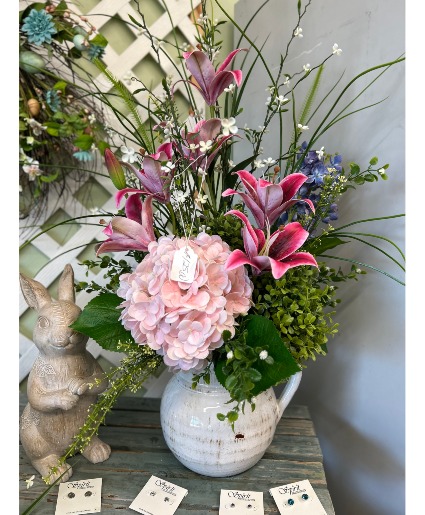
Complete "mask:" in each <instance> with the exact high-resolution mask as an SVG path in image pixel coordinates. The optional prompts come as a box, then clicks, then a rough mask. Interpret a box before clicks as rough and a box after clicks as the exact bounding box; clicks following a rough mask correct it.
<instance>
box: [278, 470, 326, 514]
mask: <svg viewBox="0 0 425 515" xmlns="http://www.w3.org/2000/svg"><path fill="white" fill-rule="evenodd" d="M269 492H270V495H271V496H272V497H273V499H274V502H275V503H276V506H277V507H278V510H279V512H280V513H281V515H289V514H291V515H326V511H325V509H324V508H323V506H322V503H321V502H320V500H319V498H318V497H317V495H316V492H315V491H314V489H313V487H312V486H311V484H310V481H309V480H308V479H305V480H304V481H298V482H297V483H290V484H288V485H282V486H277V487H276V488H271V489H270V490H269Z"/></svg>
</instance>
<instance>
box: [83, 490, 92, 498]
mask: <svg viewBox="0 0 425 515" xmlns="http://www.w3.org/2000/svg"><path fill="white" fill-rule="evenodd" d="M91 495H93V492H91V491H90V490H87V492H86V493H85V494H84V496H85V497H90V496H91Z"/></svg>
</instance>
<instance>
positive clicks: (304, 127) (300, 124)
mask: <svg viewBox="0 0 425 515" xmlns="http://www.w3.org/2000/svg"><path fill="white" fill-rule="evenodd" d="M297 127H298V128H299V130H300V131H308V125H303V124H302V123H299V124H298V125H297Z"/></svg>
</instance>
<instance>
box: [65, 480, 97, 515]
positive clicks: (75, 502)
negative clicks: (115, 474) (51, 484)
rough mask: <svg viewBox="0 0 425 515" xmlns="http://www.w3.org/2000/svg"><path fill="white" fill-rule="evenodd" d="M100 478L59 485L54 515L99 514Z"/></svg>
mask: <svg viewBox="0 0 425 515" xmlns="http://www.w3.org/2000/svg"><path fill="white" fill-rule="evenodd" d="M101 492H102V478H101V477H98V478H96V479H83V480H81V481H68V482H67V483H60V484H59V491H58V501H57V503H56V511H55V515H77V514H81V513H99V512H100V508H101V504H102V499H101Z"/></svg>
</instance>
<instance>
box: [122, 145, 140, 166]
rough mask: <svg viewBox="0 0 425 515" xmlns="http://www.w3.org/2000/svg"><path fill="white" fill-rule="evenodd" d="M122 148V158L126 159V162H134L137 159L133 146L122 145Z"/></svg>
mask: <svg viewBox="0 0 425 515" xmlns="http://www.w3.org/2000/svg"><path fill="white" fill-rule="evenodd" d="M120 150H121V153H122V157H121V159H122V160H123V161H124V163H134V162H135V161H136V159H137V157H136V153H135V151H134V148H133V147H126V146H125V145H122V146H121V148H120Z"/></svg>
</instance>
